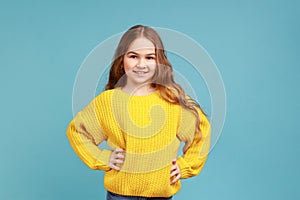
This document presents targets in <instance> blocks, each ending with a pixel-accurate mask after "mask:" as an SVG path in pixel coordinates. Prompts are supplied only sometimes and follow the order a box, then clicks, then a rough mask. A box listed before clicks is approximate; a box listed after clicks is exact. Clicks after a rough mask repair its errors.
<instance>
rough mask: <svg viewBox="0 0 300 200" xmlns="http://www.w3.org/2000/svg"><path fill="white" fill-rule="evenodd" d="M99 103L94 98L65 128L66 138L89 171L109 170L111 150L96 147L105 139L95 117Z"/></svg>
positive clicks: (98, 119) (98, 121)
mask: <svg viewBox="0 0 300 200" xmlns="http://www.w3.org/2000/svg"><path fill="white" fill-rule="evenodd" d="M98 111H99V102H98V105H97V102H96V98H95V99H94V100H93V101H92V102H91V103H89V105H88V106H87V107H85V108H84V109H83V110H81V111H80V112H78V113H77V115H76V116H75V117H74V119H73V120H72V121H71V122H70V124H69V126H68V128H67V131H66V132H67V137H68V139H69V141H70V144H71V146H72V148H73V150H74V151H75V153H76V154H77V155H78V156H79V158H80V159H81V160H82V161H83V162H84V163H85V164H86V165H87V166H88V167H89V168H91V169H94V170H106V171H107V170H109V169H110V167H109V166H108V163H109V157H110V154H111V150H107V149H100V148H99V147H98V145H99V144H100V143H101V142H103V141H104V140H106V139H107V137H106V135H105V134H104V133H103V131H102V129H101V127H100V118H98V117H97V116H98V115H97V112H98Z"/></svg>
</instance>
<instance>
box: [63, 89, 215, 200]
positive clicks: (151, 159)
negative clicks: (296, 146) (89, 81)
mask: <svg viewBox="0 0 300 200" xmlns="http://www.w3.org/2000/svg"><path fill="white" fill-rule="evenodd" d="M198 112H199V114H200V128H201V130H202V137H201V139H200V140H199V135H200V134H196V136H195V134H194V131H195V123H196V120H195V116H194V115H193V114H192V113H191V112H190V111H188V110H186V109H183V108H182V107H181V106H179V105H174V104H171V103H168V102H166V101H165V100H163V99H162V98H161V97H160V95H159V91H158V90H157V91H155V92H153V93H151V94H148V95H145V96H134V95H130V94H128V93H126V92H124V91H122V90H121V89H119V88H117V89H111V90H106V91H104V92H102V93H101V94H100V95H98V96H97V97H96V98H94V100H93V101H92V102H91V103H89V105H87V106H86V107H85V108H84V109H83V110H82V111H80V112H78V113H77V115H76V116H75V117H74V119H73V120H72V121H71V123H70V124H69V126H68V128H67V136H68V139H69V141H70V143H71V146H72V147H73V149H74V151H75V152H76V154H77V155H78V156H79V157H80V158H81V160H82V161H83V162H84V163H85V164H86V165H87V166H88V167H89V168H91V169H95V170H105V176H104V187H105V188H106V189H107V190H108V191H111V192H114V193H117V194H120V195H129V196H144V197H170V196H172V195H174V194H176V193H177V192H178V191H179V190H180V187H181V183H180V181H177V182H176V183H175V184H172V185H171V184H170V169H171V166H172V159H173V158H176V157H177V164H178V166H179V168H180V173H181V178H188V177H192V176H195V175H198V174H199V173H200V171H201V169H202V168H203V166H204V164H205V161H206V158H207V154H208V151H209V145H210V124H209V122H208V120H207V118H206V117H205V115H204V114H203V113H202V112H201V111H200V109H198ZM104 140H106V141H107V144H108V145H109V146H110V147H111V148H112V149H115V148H122V149H124V150H125V151H126V154H125V162H124V164H123V166H122V167H121V170H120V171H117V170H115V169H111V168H110V167H109V166H108V163H109V157H110V154H111V152H112V150H110V149H104V148H103V149H101V148H100V147H99V146H98V145H99V144H100V143H101V142H103V141H104ZM181 141H182V142H184V143H185V146H184V148H183V153H184V154H183V156H177V153H178V149H179V147H180V142H181Z"/></svg>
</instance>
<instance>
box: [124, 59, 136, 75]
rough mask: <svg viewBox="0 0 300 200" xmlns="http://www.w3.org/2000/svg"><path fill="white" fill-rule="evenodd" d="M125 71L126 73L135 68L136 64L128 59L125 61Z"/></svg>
mask: <svg viewBox="0 0 300 200" xmlns="http://www.w3.org/2000/svg"><path fill="white" fill-rule="evenodd" d="M123 65H124V70H125V72H127V71H129V70H131V69H132V68H133V67H134V63H132V62H130V60H128V59H124V60H123Z"/></svg>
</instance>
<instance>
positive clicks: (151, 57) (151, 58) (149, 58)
mask: <svg viewBox="0 0 300 200" xmlns="http://www.w3.org/2000/svg"><path fill="white" fill-rule="evenodd" d="M146 58H147V59H148V60H154V59H155V57H153V56H148V57H146Z"/></svg>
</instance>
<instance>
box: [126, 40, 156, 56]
mask: <svg viewBox="0 0 300 200" xmlns="http://www.w3.org/2000/svg"><path fill="white" fill-rule="evenodd" d="M127 51H134V52H141V53H155V46H154V44H153V43H152V42H151V41H150V40H148V39H147V38H144V37H140V38H137V39H135V40H133V42H132V43H131V44H130V45H129V47H128V50H127Z"/></svg>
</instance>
